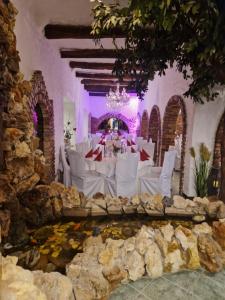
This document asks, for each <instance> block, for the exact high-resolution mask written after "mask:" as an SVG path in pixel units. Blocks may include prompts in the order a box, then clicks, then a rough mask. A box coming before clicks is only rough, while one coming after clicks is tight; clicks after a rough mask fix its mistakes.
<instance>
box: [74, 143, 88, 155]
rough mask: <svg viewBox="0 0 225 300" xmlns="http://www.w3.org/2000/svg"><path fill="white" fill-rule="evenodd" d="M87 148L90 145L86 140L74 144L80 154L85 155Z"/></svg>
mask: <svg viewBox="0 0 225 300" xmlns="http://www.w3.org/2000/svg"><path fill="white" fill-rule="evenodd" d="M89 149H90V147H89V143H88V142H83V143H79V144H76V151H77V152H79V153H81V154H82V155H85V154H86V153H87V152H88V150H89Z"/></svg>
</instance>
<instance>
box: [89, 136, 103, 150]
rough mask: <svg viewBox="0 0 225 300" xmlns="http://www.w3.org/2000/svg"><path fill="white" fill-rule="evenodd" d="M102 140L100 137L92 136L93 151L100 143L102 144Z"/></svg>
mask: <svg viewBox="0 0 225 300" xmlns="http://www.w3.org/2000/svg"><path fill="white" fill-rule="evenodd" d="M100 140H101V136H99V135H93V136H92V141H91V147H92V148H93V149H95V148H96V146H97V145H98V143H99V142H100Z"/></svg>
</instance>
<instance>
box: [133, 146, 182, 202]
mask: <svg viewBox="0 0 225 300" xmlns="http://www.w3.org/2000/svg"><path fill="white" fill-rule="evenodd" d="M175 157H176V151H168V152H165V156H164V161H163V167H162V171H161V173H160V175H159V174H158V173H154V168H151V173H150V174H149V175H145V176H141V177H140V178H139V180H140V193H149V194H150V195H154V194H162V195H163V196H167V197H171V183H172V174H173V169H174V164H175Z"/></svg>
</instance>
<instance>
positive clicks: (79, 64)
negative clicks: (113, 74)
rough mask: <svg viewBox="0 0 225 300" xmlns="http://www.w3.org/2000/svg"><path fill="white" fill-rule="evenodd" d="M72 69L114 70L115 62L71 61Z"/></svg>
mask: <svg viewBox="0 0 225 300" xmlns="http://www.w3.org/2000/svg"><path fill="white" fill-rule="evenodd" d="M70 67H71V68H72V69H91V70H112V69H113V67H114V64H113V63H95V62H85V61H70Z"/></svg>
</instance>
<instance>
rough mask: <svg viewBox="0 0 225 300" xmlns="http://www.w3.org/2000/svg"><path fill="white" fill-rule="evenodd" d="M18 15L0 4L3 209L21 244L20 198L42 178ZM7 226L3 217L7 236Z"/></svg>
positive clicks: (0, 198) (0, 200)
mask: <svg viewBox="0 0 225 300" xmlns="http://www.w3.org/2000/svg"><path fill="white" fill-rule="evenodd" d="M16 14H17V11H16V9H15V8H14V7H13V5H12V4H11V2H5V3H3V2H1V3H0V37H1V38H0V57H1V68H0V86H1V88H0V103H1V106H2V108H3V109H2V112H1V119H2V120H3V137H2V138H1V143H0V151H3V153H4V165H3V167H4V169H3V173H2V174H1V176H0V187H1V192H0V203H2V204H1V206H0V210H3V211H5V212H6V210H9V211H10V217H11V222H10V232H11V233H13V235H14V238H16V239H17V238H18V239H17V241H20V240H21V239H22V236H23V237H25V234H24V233H23V234H22V235H21V232H22V231H23V232H24V230H25V226H24V223H23V216H22V211H21V207H20V203H19V201H18V198H17V196H18V194H21V193H23V192H24V191H25V190H29V189H31V188H33V187H34V186H35V185H36V183H37V182H38V181H39V179H40V176H39V174H37V173H36V172H35V168H34V157H35V154H34V152H33V138H34V136H33V123H32V120H31V114H30V112H29V106H28V96H29V94H30V91H31V85H30V83H29V82H27V81H24V80H23V76H22V74H21V73H20V72H19V61H20V58H19V55H18V51H17V50H16V37H15V34H14V32H13V30H14V26H15V15H16ZM7 191H9V192H7ZM3 214H4V215H5V213H2V214H1V215H3ZM6 224H8V219H7V218H4V219H3V218H1V225H2V227H3V228H4V232H3V233H4V236H7V234H8V232H7V231H8V226H6ZM21 227H22V228H21Z"/></svg>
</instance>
